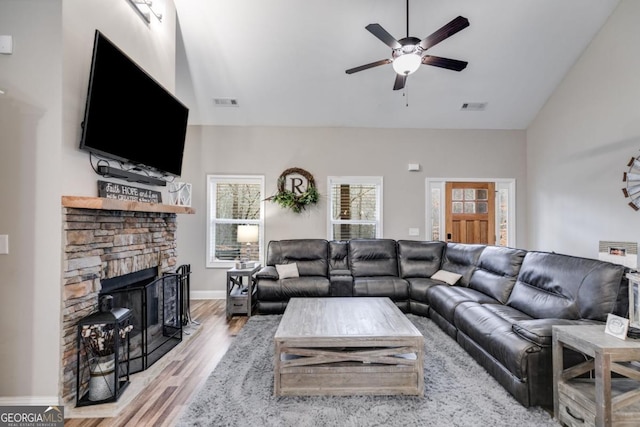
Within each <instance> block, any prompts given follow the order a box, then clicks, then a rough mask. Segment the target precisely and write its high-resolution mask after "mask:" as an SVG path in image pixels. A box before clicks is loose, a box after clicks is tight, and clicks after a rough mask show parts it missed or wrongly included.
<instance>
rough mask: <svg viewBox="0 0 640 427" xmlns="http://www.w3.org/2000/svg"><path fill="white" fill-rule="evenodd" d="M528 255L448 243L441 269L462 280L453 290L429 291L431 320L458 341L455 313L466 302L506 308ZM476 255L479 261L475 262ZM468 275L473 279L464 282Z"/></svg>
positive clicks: (449, 288) (488, 247)
mask: <svg viewBox="0 0 640 427" xmlns="http://www.w3.org/2000/svg"><path fill="white" fill-rule="evenodd" d="M525 254H526V251H524V250H522V249H513V248H507V247H503V246H486V247H484V246H482V245H475V246H470V245H460V244H456V243H449V244H448V245H447V249H446V258H447V260H446V262H445V263H443V265H442V269H443V270H446V271H449V270H452V271H456V272H458V273H460V274H462V277H461V278H460V280H458V282H457V283H456V284H455V285H454V286H448V285H445V284H441V285H440V286H438V287H437V288H436V289H431V290H429V291H428V298H429V302H430V304H431V310H430V312H429V316H430V317H431V319H432V320H433V321H434V322H435V323H437V324H438V326H439V327H440V328H441V329H442V330H444V331H445V332H447V333H448V334H449V335H450V336H451V337H453V338H455V337H456V333H457V329H456V327H455V326H454V313H455V310H456V307H457V306H458V305H459V304H461V303H463V302H467V301H472V302H476V303H483V304H505V303H506V302H507V299H508V298H509V295H510V294H511V290H512V289H513V286H514V285H515V283H516V278H517V276H518V272H519V271H520V267H521V266H522V261H523V260H524V256H525ZM477 255H479V257H477V258H476V256H477ZM465 266H466V267H465ZM471 267H472V268H471ZM469 271H470V272H471V276H470V278H469V279H468V280H465V279H466V278H467V277H468V276H467V275H466V274H468V272H469ZM440 283H442V282H440Z"/></svg>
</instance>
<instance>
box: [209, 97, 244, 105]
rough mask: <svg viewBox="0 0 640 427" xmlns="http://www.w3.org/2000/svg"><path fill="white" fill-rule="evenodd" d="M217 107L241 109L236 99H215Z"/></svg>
mask: <svg viewBox="0 0 640 427" xmlns="http://www.w3.org/2000/svg"><path fill="white" fill-rule="evenodd" d="M213 103H214V104H215V106H216V107H239V106H240V104H239V103H238V100H237V99H235V98H213Z"/></svg>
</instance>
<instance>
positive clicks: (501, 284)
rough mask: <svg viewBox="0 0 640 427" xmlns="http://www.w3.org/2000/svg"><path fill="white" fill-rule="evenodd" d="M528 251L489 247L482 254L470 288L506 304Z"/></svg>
mask: <svg viewBox="0 0 640 427" xmlns="http://www.w3.org/2000/svg"><path fill="white" fill-rule="evenodd" d="M526 253H527V252H526V251H525V250H522V249H513V248H506V247H503V246H487V247H486V248H484V250H483V251H482V254H480V259H478V265H477V267H476V270H475V271H474V272H473V275H472V276H471V280H470V281H469V287H470V288H472V289H475V290H477V291H480V292H482V293H483V294H485V295H489V296H490V297H493V298H495V299H497V300H498V301H500V302H501V303H502V304H505V303H506V302H507V300H508V299H509V295H511V290H512V289H513V286H514V285H515V284H516V279H517V277H518V273H519V272H520V267H522V262H523V261H524V256H525V255H526Z"/></svg>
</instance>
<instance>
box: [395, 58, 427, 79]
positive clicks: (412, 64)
mask: <svg viewBox="0 0 640 427" xmlns="http://www.w3.org/2000/svg"><path fill="white" fill-rule="evenodd" d="M421 63H422V58H421V57H420V55H418V54H417V53H405V54H404V55H399V56H397V57H395V58H394V59H393V64H392V65H393V69H394V71H395V72H396V73H398V74H400V75H403V76H408V75H409V74H413V73H415V72H416V70H417V69H418V68H420V64H421Z"/></svg>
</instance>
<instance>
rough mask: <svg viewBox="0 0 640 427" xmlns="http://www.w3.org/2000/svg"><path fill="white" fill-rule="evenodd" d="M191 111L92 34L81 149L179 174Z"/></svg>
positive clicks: (127, 58) (114, 48)
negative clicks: (91, 54)
mask: <svg viewBox="0 0 640 427" xmlns="http://www.w3.org/2000/svg"><path fill="white" fill-rule="evenodd" d="M188 115H189V109H188V108H187V107H186V106H185V105H184V104H182V103H181V102H180V101H179V100H178V99H177V98H176V97H175V96H173V95H172V94H171V93H170V92H169V91H167V90H166V89H165V88H164V87H163V86H162V85H160V84H159V83H158V82H157V81H156V80H155V79H154V78H153V77H151V76H150V75H149V74H148V73H147V72H145V71H144V70H143V69H142V68H141V67H139V66H138V65H137V64H136V63H135V62H134V61H133V60H131V58H129V57H128V56H127V55H126V54H125V53H124V52H123V51H122V50H120V49H119V48H118V47H117V46H116V45H114V44H113V43H112V42H111V41H110V40H109V39H107V38H106V37H105V36H104V35H103V34H102V33H101V32H100V31H98V30H96V33H95V40H94V46H93V57H92V60H91V73H90V77H89V91H88V95H87V104H86V108H85V114H84V121H83V124H82V137H81V140H80V149H82V150H86V151H89V152H91V153H94V154H96V155H100V156H103V157H106V158H108V159H113V160H117V161H122V162H128V163H132V164H135V165H138V166H142V167H145V168H146V169H150V170H155V171H159V172H161V173H162V174H163V175H167V174H168V175H174V176H179V175H181V172H182V156H183V153H184V142H185V135H186V131H187V118H188Z"/></svg>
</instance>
